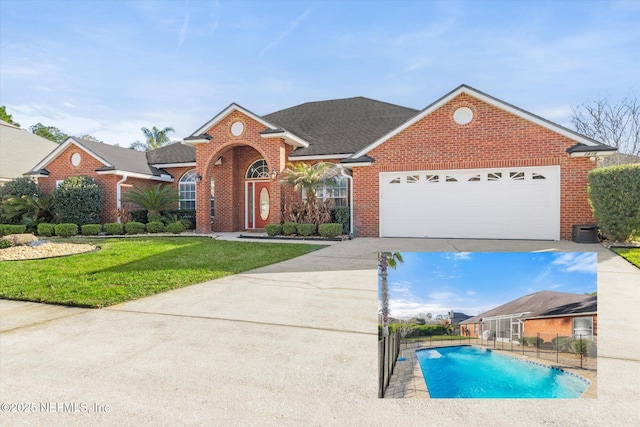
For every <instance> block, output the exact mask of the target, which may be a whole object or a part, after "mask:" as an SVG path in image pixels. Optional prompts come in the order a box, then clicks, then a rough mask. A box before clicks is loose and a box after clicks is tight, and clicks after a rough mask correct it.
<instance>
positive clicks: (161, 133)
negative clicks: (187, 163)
mask: <svg viewBox="0 0 640 427" xmlns="http://www.w3.org/2000/svg"><path fill="white" fill-rule="evenodd" d="M140 130H142V133H143V134H144V137H145V139H146V142H140V141H135V142H132V143H131V145H130V146H129V148H133V149H135V150H138V151H151V150H155V149H156V148H160V147H163V146H165V145H167V144H170V143H171V139H169V136H168V135H167V134H168V133H169V132H174V130H173V128H171V127H166V128H164V129H158V128H157V127H155V126H154V127H152V128H151V130H149V129H147V128H145V127H143V128H141V129H140Z"/></svg>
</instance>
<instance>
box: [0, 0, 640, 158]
mask: <svg viewBox="0 0 640 427" xmlns="http://www.w3.org/2000/svg"><path fill="white" fill-rule="evenodd" d="M639 22H640V2H639V1H633V0H631V1H594V0H590V1H577V0H574V1H548V2H547V1H490V2H487V1H279V2H276V1H205V0H184V1H179V0H175V1H118V0H109V1H98V0H88V1H54V0H44V1H43V0H40V1H37V0H1V1H0V103H1V104H3V105H5V106H6V107H7V109H8V112H9V113H10V114H13V117H14V120H15V121H17V122H19V123H20V124H21V125H22V126H23V127H28V126H30V125H33V124H35V123H37V122H42V123H44V124H45V125H53V126H56V127H58V128H60V129H61V130H63V131H64V132H66V133H68V134H74V135H80V134H85V133H89V134H92V135H93V136H95V137H97V138H99V139H102V140H104V141H105V142H108V143H118V144H120V145H124V146H126V145H129V144H130V143H131V142H133V141H134V140H136V139H141V138H142V134H141V132H140V127H142V126H145V127H151V126H154V125H155V126H159V127H164V126H172V127H174V128H175V130H176V132H175V134H172V135H171V136H172V138H174V139H181V138H183V137H186V136H188V135H190V134H191V133H192V132H194V131H195V130H196V129H197V128H198V127H199V126H201V125H202V124H203V123H205V122H206V121H208V120H209V119H210V118H212V117H213V116H215V115H216V114H217V113H219V112H220V111H221V110H222V109H224V108H225V107H226V106H227V105H229V104H230V103H232V102H237V103H239V104H240V105H242V106H244V107H245V108H248V109H249V110H251V111H253V112H254V113H256V114H259V115H263V114H268V113H270V112H274V111H277V110H279V109H282V108H287V107H290V106H293V105H297V104H299V103H303V102H308V101H317V100H324V99H335V98H347V97H353V96H366V97H370V98H374V99H379V100H382V101H387V102H391V103H395V104H399V105H403V106H407V107H412V108H417V109H422V108H424V107H426V106H427V105H429V104H430V103H432V102H433V101H435V100H436V99H438V98H439V97H441V96H443V95H445V94H446V93H448V92H449V91H451V90H453V89H454V88H456V87H457V86H459V85H460V84H462V83H465V84H468V85H470V86H472V87H475V88H476V89H479V90H481V91H484V92H487V93H489V94H491V95H493V96H495V97H498V98H500V99H502V100H504V101H507V102H509V103H512V104H515V105H517V106H519V107H521V108H524V109H526V110H529V111H531V112H533V113H536V114H538V115H541V116H543V117H545V118H547V119H550V120H553V121H555V122H557V123H559V124H562V125H565V126H571V125H570V117H571V108H572V106H574V105H579V104H582V103H585V102H589V101H590V100H593V99H595V98H597V97H601V96H609V97H611V98H612V99H613V100H620V99H621V98H623V97H624V96H625V95H627V94H629V93H630V92H631V91H632V90H636V91H637V90H638V80H639V79H638V75H640V25H638V23H639Z"/></svg>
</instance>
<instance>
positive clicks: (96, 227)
mask: <svg viewBox="0 0 640 427" xmlns="http://www.w3.org/2000/svg"><path fill="white" fill-rule="evenodd" d="M80 229H81V231H82V235H83V236H97V235H98V234H100V232H101V231H102V225H100V224H85V225H83V226H82V227H80Z"/></svg>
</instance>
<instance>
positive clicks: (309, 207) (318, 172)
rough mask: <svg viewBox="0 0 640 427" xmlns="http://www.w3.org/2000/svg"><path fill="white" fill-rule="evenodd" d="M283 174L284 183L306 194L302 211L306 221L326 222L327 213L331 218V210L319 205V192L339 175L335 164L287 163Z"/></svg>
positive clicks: (314, 222)
mask: <svg viewBox="0 0 640 427" xmlns="http://www.w3.org/2000/svg"><path fill="white" fill-rule="evenodd" d="M282 175H283V178H282V181H281V182H282V183H283V184H285V185H289V186H291V187H293V189H294V190H295V191H303V192H304V193H305V195H306V202H305V205H304V212H303V213H302V218H303V220H304V221H307V222H309V223H313V224H315V225H319V224H321V223H322V222H326V221H325V220H326V217H327V213H328V215H329V218H330V212H328V210H327V209H322V208H321V207H320V206H319V203H318V197H317V192H318V190H319V189H321V188H322V187H324V186H325V185H332V183H333V178H335V177H336V175H337V171H336V168H335V165H333V164H331V163H318V164H316V165H313V166H312V165H309V164H307V163H297V164H295V165H293V164H291V163H287V167H286V169H285V170H284V171H283V172H282ZM297 210H299V209H297Z"/></svg>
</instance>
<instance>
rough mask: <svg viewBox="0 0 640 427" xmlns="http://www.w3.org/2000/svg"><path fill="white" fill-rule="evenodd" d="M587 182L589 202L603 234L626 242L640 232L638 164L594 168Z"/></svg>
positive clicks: (611, 238)
mask: <svg viewBox="0 0 640 427" xmlns="http://www.w3.org/2000/svg"><path fill="white" fill-rule="evenodd" d="M588 180H589V185H588V188H587V191H588V193H589V203H590V204H591V209H592V210H593V215H594V217H595V218H596V222H597V223H598V227H599V228H600V231H601V232H602V234H603V235H604V236H605V237H606V238H608V239H609V240H614V241H628V240H631V239H632V238H633V237H634V235H635V234H636V233H640V164H632V165H619V166H610V167H606V168H599V169H594V170H592V171H591V172H589V175H588Z"/></svg>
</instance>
